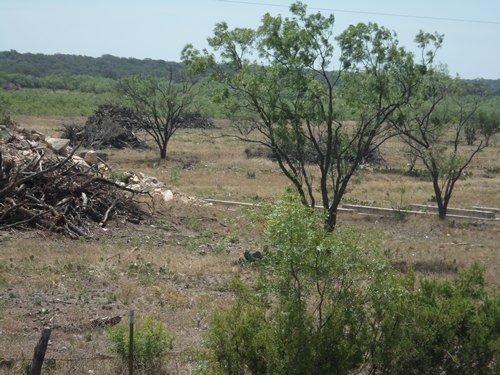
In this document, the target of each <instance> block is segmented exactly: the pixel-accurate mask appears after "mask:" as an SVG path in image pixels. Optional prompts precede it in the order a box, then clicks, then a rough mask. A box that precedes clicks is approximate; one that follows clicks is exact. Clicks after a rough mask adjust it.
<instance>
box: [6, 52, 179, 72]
mask: <svg viewBox="0 0 500 375" xmlns="http://www.w3.org/2000/svg"><path fill="white" fill-rule="evenodd" d="M181 66H182V64H180V63H177V62H168V61H164V60H152V59H144V60H140V59H135V58H124V57H116V56H112V55H103V56H101V57H89V56H80V55H64V54H55V55H44V54H41V53H37V54H33V53H19V52H17V51H15V50H11V51H3V52H0V72H3V73H14V74H24V75H30V76H34V77H45V76H49V75H90V76H97V77H104V78H111V79H119V78H122V77H125V76H128V75H132V74H147V75H154V76H158V77H161V76H165V75H166V74H167V73H168V72H169V71H170V70H172V71H173V72H174V74H175V72H177V70H178V69H179V68H180V67H181Z"/></svg>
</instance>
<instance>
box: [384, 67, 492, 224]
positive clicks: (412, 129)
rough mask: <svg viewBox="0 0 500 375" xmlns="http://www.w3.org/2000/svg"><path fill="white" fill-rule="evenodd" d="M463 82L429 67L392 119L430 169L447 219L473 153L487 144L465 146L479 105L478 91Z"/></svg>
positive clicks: (401, 134) (408, 143)
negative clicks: (415, 91)
mask: <svg viewBox="0 0 500 375" xmlns="http://www.w3.org/2000/svg"><path fill="white" fill-rule="evenodd" d="M462 85H463V83H461V82H460V81H459V80H458V79H456V80H452V79H451V78H450V77H449V76H448V75H447V74H445V73H443V72H440V71H432V70H430V71H429V73H428V74H427V77H425V80H424V82H423V84H422V87H421V90H420V92H419V94H418V95H415V96H414V97H413V98H412V100H411V102H410V103H409V105H408V106H406V107H405V108H404V109H400V110H398V111H397V112H396V113H394V114H393V116H391V118H390V122H391V123H392V125H393V126H394V128H395V129H396V130H397V131H398V133H399V134H400V136H401V139H402V140H403V141H404V142H406V144H407V145H408V146H409V147H411V148H412V149H413V151H414V153H415V155H416V156H417V157H418V158H419V159H420V160H421V161H422V163H423V165H424V166H425V168H426V169H427V170H428V171H429V173H430V176H431V180H432V186H433V190H434V197H435V200H436V203H437V206H438V212H439V217H440V218H441V219H444V218H445V217H446V213H447V210H448V204H449V202H450V199H451V196H452V193H453V189H454V187H455V184H456V182H457V181H458V180H459V179H460V178H461V177H463V175H464V171H465V169H466V168H467V167H468V166H469V164H470V163H471V161H472V159H473V158H474V156H475V155H476V154H477V153H478V152H480V151H481V150H482V149H483V148H484V147H486V144H485V142H483V141H481V142H479V144H478V145H476V146H474V147H473V148H472V150H470V147H469V149H468V148H466V147H463V136H462V135H463V133H464V132H465V128H466V126H467V124H469V123H470V122H471V121H473V119H474V115H475V113H476V111H477V109H478V107H479V105H480V99H481V96H480V95H478V94H477V93H474V92H472V93H468V94H466V93H464V91H463V86H462Z"/></svg>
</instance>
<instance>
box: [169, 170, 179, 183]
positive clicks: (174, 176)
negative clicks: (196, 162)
mask: <svg viewBox="0 0 500 375" xmlns="http://www.w3.org/2000/svg"><path fill="white" fill-rule="evenodd" d="M180 179H181V171H180V169H179V168H172V170H171V171H170V182H171V183H172V184H176V183H178V182H179V180H180Z"/></svg>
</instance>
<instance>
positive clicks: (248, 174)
mask: <svg viewBox="0 0 500 375" xmlns="http://www.w3.org/2000/svg"><path fill="white" fill-rule="evenodd" d="M255 177H256V173H255V171H247V178H249V179H254V178H255Z"/></svg>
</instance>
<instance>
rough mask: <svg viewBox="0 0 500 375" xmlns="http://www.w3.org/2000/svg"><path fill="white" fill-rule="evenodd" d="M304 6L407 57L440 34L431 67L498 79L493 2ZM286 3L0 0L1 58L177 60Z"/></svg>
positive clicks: (499, 30) (354, 1)
mask: <svg viewBox="0 0 500 375" xmlns="http://www.w3.org/2000/svg"><path fill="white" fill-rule="evenodd" d="M303 2H304V3H306V4H307V5H308V9H309V10H310V11H311V12H317V11H321V12H322V13H324V14H325V15H327V14H330V13H333V14H334V15H335V26H334V30H335V33H341V32H342V31H343V30H345V29H346V28H347V27H348V26H349V25H350V24H356V23H358V22H376V23H378V24H379V25H382V26H385V27H387V28H389V29H390V30H394V31H395V32H396V33H397V34H398V37H399V40H400V44H401V45H403V46H405V47H407V48H409V49H410V50H416V49H415V48H414V43H413V38H414V36H415V35H416V34H417V33H418V31H419V30H424V31H427V32H434V31H437V32H439V33H441V34H444V35H445V39H444V44H443V47H442V49H441V50H440V52H439V53H438V57H437V60H439V61H440V62H441V63H443V64H446V65H447V67H448V70H449V73H450V74H451V75H452V76H455V75H457V74H458V75H459V76H460V77H462V78H466V79H474V78H488V79H500V0H475V1H472V0H418V1H415V0H413V1H409V0H377V1H375V0H349V1H347V0H339V1H336V0H330V1H327V0H304V1H303ZM290 4H291V1H283V0H262V1H261V0H253V1H252V0H248V1H243V0H242V1H222V0H181V1H176V0H135V1H132V0H0V15H1V19H2V21H1V22H0V51H8V50H16V51H18V52H21V53H26V52H31V53H44V54H54V53H64V54H75V55H86V56H94V57H99V56H102V55H104V54H110V55H114V56H119V57H135V58H139V59H144V58H151V59H162V60H167V61H179V60H180V52H181V50H182V48H183V47H184V46H185V45H186V44H187V43H191V44H193V45H194V46H195V47H196V48H205V47H207V42H206V38H207V37H209V36H211V35H212V32H213V28H214V25H215V24H216V23H217V22H221V21H226V22H227V23H228V24H229V26H230V27H253V28H255V27H257V26H258V25H259V22H260V19H261V18H262V16H263V15H264V14H265V13H267V12H269V13H271V14H273V15H276V14H282V15H284V16H286V15H289V13H288V7H289V5H290ZM373 13H379V14H373ZM380 13H384V14H385V15H381V14H380ZM387 14H397V15H407V16H412V17H402V16H391V15H387ZM417 16H418V17H424V18H417ZM425 17H427V18H425ZM435 18H442V19H435ZM443 18H445V19H446V20H445V19H443ZM458 20H462V21H458ZM466 20H467V21H480V22H465V21H466Z"/></svg>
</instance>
